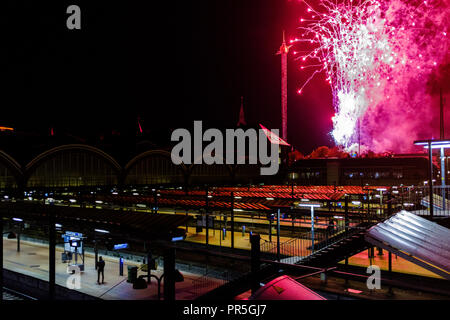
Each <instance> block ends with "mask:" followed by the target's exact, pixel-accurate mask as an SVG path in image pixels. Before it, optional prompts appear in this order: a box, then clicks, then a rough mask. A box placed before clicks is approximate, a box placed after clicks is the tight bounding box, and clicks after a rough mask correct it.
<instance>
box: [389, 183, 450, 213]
mask: <svg viewBox="0 0 450 320" xmlns="http://www.w3.org/2000/svg"><path fill="white" fill-rule="evenodd" d="M393 196H394V195H393ZM432 199H433V217H450V186H433V197H432ZM394 201H395V204H394V210H396V211H399V210H401V209H403V210H407V211H410V212H413V213H414V214H417V215H420V216H430V211H431V210H430V207H431V206H430V188H429V186H426V185H425V186H415V187H402V188H400V189H399V190H398V193H397V194H395V196H394Z"/></svg>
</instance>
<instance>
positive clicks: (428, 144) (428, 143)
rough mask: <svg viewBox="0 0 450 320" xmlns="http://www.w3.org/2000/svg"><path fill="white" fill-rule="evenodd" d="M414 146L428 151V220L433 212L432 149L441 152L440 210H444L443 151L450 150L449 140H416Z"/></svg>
mask: <svg viewBox="0 0 450 320" xmlns="http://www.w3.org/2000/svg"><path fill="white" fill-rule="evenodd" d="M414 144H415V145H416V146H423V147H424V148H425V149H428V161H429V172H428V187H429V188H430V190H429V193H430V218H431V219H432V218H433V211H434V208H433V206H434V203H433V202H434V199H433V149H440V150H441V186H442V192H441V195H442V209H443V210H445V200H446V197H445V186H446V183H445V172H446V171H445V152H444V151H445V149H446V148H450V140H418V141H414Z"/></svg>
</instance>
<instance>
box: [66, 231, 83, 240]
mask: <svg viewBox="0 0 450 320" xmlns="http://www.w3.org/2000/svg"><path fill="white" fill-rule="evenodd" d="M66 236H68V237H77V238H82V237H83V234H82V233H79V232H73V231H66Z"/></svg>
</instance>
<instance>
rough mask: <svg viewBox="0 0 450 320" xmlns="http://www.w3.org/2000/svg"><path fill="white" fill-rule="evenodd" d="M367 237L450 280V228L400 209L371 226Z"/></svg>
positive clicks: (375, 243)
mask: <svg viewBox="0 0 450 320" xmlns="http://www.w3.org/2000/svg"><path fill="white" fill-rule="evenodd" d="M365 239H366V241H368V242H370V243H371V244H373V245H376V246H379V247H381V248H384V249H386V250H388V251H390V252H392V253H395V254H397V255H399V256H400V257H402V258H404V259H406V260H408V261H410V262H413V263H415V264H417V265H419V266H421V267H423V268H425V269H427V270H430V271H431V272H434V273H436V274H438V275H440V276H442V277H444V278H446V279H449V280H450V230H449V229H447V228H445V227H442V226H440V225H438V224H437V223H435V222H431V221H429V220H426V219H424V218H421V217H418V216H416V215H414V214H412V213H410V212H407V211H401V212H399V213H397V214H396V215H394V216H392V217H391V218H389V219H388V220H386V221H385V222H382V223H379V224H377V225H375V226H373V227H372V228H370V229H369V230H368V231H367V233H366V235H365Z"/></svg>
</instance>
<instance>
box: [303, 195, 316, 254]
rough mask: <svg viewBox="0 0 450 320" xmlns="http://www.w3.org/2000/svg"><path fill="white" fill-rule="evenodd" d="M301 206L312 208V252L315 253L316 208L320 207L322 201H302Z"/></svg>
mask: <svg viewBox="0 0 450 320" xmlns="http://www.w3.org/2000/svg"><path fill="white" fill-rule="evenodd" d="M298 206H299V207H309V208H310V209H311V253H314V208H320V207H321V205H320V203H317V202H309V201H305V202H301V203H299V204H298Z"/></svg>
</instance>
